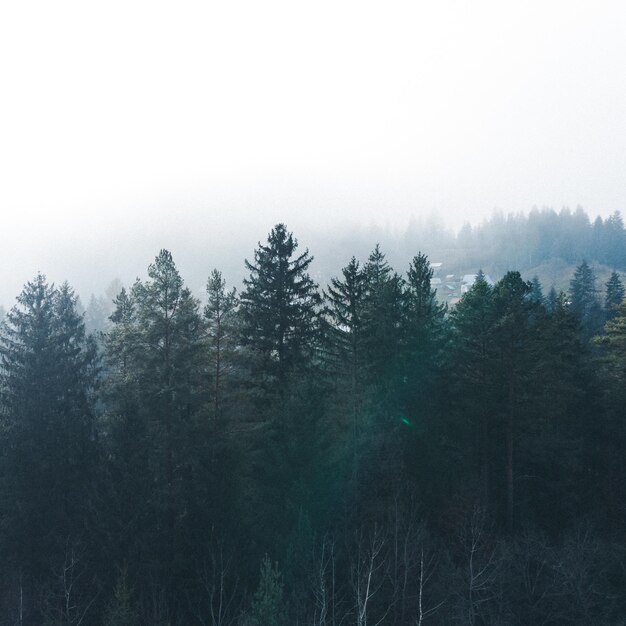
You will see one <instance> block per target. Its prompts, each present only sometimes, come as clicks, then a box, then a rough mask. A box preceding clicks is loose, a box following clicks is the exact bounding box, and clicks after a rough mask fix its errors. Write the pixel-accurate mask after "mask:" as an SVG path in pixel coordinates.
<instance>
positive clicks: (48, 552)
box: [0, 274, 99, 607]
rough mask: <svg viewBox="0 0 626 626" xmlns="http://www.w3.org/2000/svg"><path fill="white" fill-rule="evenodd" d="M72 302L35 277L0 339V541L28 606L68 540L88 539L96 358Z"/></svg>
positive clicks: (94, 488) (65, 290) (93, 486)
mask: <svg viewBox="0 0 626 626" xmlns="http://www.w3.org/2000/svg"><path fill="white" fill-rule="evenodd" d="M76 304H77V299H76V297H75V295H74V293H73V291H72V290H71V289H70V287H69V286H68V285H67V284H63V285H62V286H61V287H60V288H55V287H54V286H52V285H50V284H48V282H47V281H46V279H45V277H44V276H42V275H41V274H39V275H38V276H37V277H36V278H35V279H34V280H33V281H32V282H29V283H27V284H26V285H25V287H24V290H23V291H22V293H21V294H20V296H18V298H17V304H16V305H15V306H14V307H13V309H11V311H10V312H9V314H8V316H7V320H6V322H5V324H4V327H3V331H2V335H1V336H0V358H1V361H2V369H1V374H0V376H1V388H2V427H1V428H0V437H1V440H2V441H1V449H2V456H1V458H0V462H1V472H0V477H1V478H0V488H1V489H2V498H1V500H0V501H1V503H2V507H3V511H2V518H3V530H4V537H3V541H2V548H3V551H4V559H5V561H6V562H8V563H10V564H11V567H12V568H13V571H14V572H15V573H16V575H20V574H21V575H22V577H23V581H24V584H25V587H26V594H27V598H26V605H27V606H31V607H32V603H33V601H34V597H33V595H31V596H28V594H29V593H34V591H35V590H36V588H37V586H38V585H39V584H40V582H41V580H42V577H44V576H45V575H46V573H47V572H48V571H50V568H51V567H53V566H56V565H57V563H58V561H59V560H61V562H62V560H63V558H64V555H65V553H66V548H67V544H68V542H72V543H73V542H76V541H78V540H79V539H81V540H82V541H83V542H87V543H88V542H89V539H90V536H89V533H90V532H93V531H94V529H93V525H94V522H95V518H94V515H95V512H94V502H95V500H96V497H97V496H96V494H97V492H98V481H97V469H98V466H97V463H98V460H99V456H98V447H97V437H96V434H97V433H96V429H95V417H94V396H93V393H94V390H95V387H96V379H97V357H96V350H95V345H94V342H93V341H92V340H91V339H90V338H88V337H87V336H86V335H85V326H84V322H83V319H82V316H81V315H79V314H78V313H77V310H76ZM91 547H92V546H90V548H91ZM92 554H93V553H92Z"/></svg>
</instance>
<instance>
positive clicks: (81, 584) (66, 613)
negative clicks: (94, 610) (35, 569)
mask: <svg viewBox="0 0 626 626" xmlns="http://www.w3.org/2000/svg"><path fill="white" fill-rule="evenodd" d="M83 553H84V550H83V548H82V547H81V546H80V543H79V542H74V541H72V540H71V539H70V538H68V539H67V541H66V546H65V554H64V557H63V563H62V564H61V565H60V566H58V567H56V568H53V570H52V573H53V579H54V581H55V584H54V585H53V586H51V587H47V588H46V589H45V590H44V592H43V602H42V605H43V613H44V616H45V617H46V618H47V619H49V620H51V621H53V623H58V624H64V625H65V624H66V625H68V626H69V625H70V624H71V625H72V626H80V624H83V623H85V620H86V618H87V614H88V612H89V609H90V608H91V606H92V605H93V603H94V602H95V601H96V599H97V597H98V595H99V592H97V591H96V592H94V591H93V587H94V586H93V585H90V584H85V583H86V581H85V577H86V575H87V571H86V569H85V568H84V567H83V565H82V557H83ZM92 582H93V581H92ZM90 587H91V589H90ZM90 591H91V593H90Z"/></svg>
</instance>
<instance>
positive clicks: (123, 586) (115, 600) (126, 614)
mask: <svg viewBox="0 0 626 626" xmlns="http://www.w3.org/2000/svg"><path fill="white" fill-rule="evenodd" d="M138 623H139V617H138V615H137V610H136V608H135V601H134V599H133V591H132V589H131V588H130V586H129V584H128V572H127V571H126V568H124V569H122V571H121V572H120V574H119V576H118V579H117V583H116V584H115V589H114V590H113V597H112V598H111V600H110V601H109V604H108V605H107V608H106V610H105V613H104V622H103V625H104V626H136V624H138Z"/></svg>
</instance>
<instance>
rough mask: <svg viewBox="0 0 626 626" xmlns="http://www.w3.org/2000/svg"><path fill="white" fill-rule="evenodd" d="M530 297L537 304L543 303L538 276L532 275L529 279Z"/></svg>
mask: <svg viewBox="0 0 626 626" xmlns="http://www.w3.org/2000/svg"><path fill="white" fill-rule="evenodd" d="M530 298H531V299H532V300H534V301H535V302H538V303H539V304H544V302H545V298H544V296H543V290H542V288H541V283H540V282H539V278H538V276H536V275H535V276H533V278H532V280H531V281H530Z"/></svg>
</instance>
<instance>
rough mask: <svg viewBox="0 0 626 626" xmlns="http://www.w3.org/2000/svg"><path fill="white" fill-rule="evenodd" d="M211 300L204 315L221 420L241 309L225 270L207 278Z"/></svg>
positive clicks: (216, 408) (215, 413)
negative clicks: (237, 316)
mask: <svg viewBox="0 0 626 626" xmlns="http://www.w3.org/2000/svg"><path fill="white" fill-rule="evenodd" d="M206 289H207V296H208V302H207V305H206V306H205V308H204V319H205V320H206V323H207V335H208V339H209V350H210V360H211V374H212V378H213V380H212V395H213V402H212V404H213V411H212V415H213V419H214V420H219V418H220V417H221V413H222V396H223V393H224V385H225V381H224V377H225V376H226V375H227V373H228V371H229V360H230V367H231V368H232V356H233V350H234V339H235V332H236V325H235V323H236V321H235V314H236V310H237V304H238V302H237V294H236V290H235V288H234V287H233V288H232V289H231V290H230V291H226V281H225V280H224V279H223V278H222V273H221V272H219V271H218V270H213V272H212V273H211V276H210V277H209V280H208V281H207V288H206Z"/></svg>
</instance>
